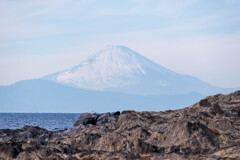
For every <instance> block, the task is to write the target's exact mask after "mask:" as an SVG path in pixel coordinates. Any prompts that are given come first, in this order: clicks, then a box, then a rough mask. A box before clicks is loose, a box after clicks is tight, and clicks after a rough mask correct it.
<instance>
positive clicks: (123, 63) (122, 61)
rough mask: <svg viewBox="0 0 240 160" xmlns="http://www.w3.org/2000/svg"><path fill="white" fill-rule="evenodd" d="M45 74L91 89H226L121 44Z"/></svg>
mask: <svg viewBox="0 0 240 160" xmlns="http://www.w3.org/2000/svg"><path fill="white" fill-rule="evenodd" d="M43 78H44V79H47V80H51V81H54V82H57V83H61V84H65V85H68V86H72V87H76V88H82V89H87V90H98V91H117V92H125V93H131V94H140V95H149V94H186V93H189V92H198V93H201V94H204V95H207V94H213V93H218V92H226V90H225V89H222V88H218V87H214V86H212V85H210V84H208V83H206V82H203V81H201V80H199V79H197V78H194V77H191V76H187V75H181V74H178V73H175V72H173V71H170V70H168V69H166V68H164V67H162V66H160V65H158V64H156V63H154V62H153V61H151V60H149V59H147V58H145V57H144V56H142V55H140V54H139V53H137V52H135V51H133V50H131V49H129V48H127V47H125V46H119V45H108V46H106V47H105V48H103V49H102V50H99V51H97V52H96V53H94V54H93V55H92V56H90V57H89V58H88V59H87V60H85V61H83V62H82V63H81V64H79V65H78V66H75V67H72V68H70V69H67V70H64V71H60V72H57V73H54V74H50V75H47V76H45V77H43Z"/></svg>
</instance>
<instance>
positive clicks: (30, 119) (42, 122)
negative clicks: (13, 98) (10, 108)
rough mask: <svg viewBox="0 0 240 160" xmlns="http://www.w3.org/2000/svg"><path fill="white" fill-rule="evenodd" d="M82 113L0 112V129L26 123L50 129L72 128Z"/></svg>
mask: <svg viewBox="0 0 240 160" xmlns="http://www.w3.org/2000/svg"><path fill="white" fill-rule="evenodd" d="M80 115H81V114H80V113H0V129H19V128H22V127H24V126H26V125H28V126H38V127H41V128H45V129H47V130H50V131H58V130H63V129H67V128H72V127H73V125H74V123H75V122H76V121H77V119H78V118H79V116H80Z"/></svg>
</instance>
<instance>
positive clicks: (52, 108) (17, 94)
mask: <svg viewBox="0 0 240 160" xmlns="http://www.w3.org/2000/svg"><path fill="white" fill-rule="evenodd" d="M201 98H203V96H201V95H199V94H197V93H189V94H186V95H171V96H153V95H152V96H151V95H149V96H140V95H131V94H124V93H116V92H114V93H113V92H100V91H86V90H82V89H78V88H73V87H68V86H65V85H62V84H57V83H54V82H51V81H47V80H39V79H37V80H26V81H21V82H18V83H16V84H14V85H11V86H2V87H0V112H80V113H81V112H89V111H90V110H91V109H93V110H94V111H96V112H109V111H114V110H126V109H134V110H138V111H142V110H155V111H158V110H166V109H173V108H172V107H173V106H174V107H175V108H174V109H176V108H182V107H185V106H188V105H190V104H193V103H195V102H197V101H198V100H200V99H201Z"/></svg>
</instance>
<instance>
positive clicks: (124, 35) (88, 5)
mask: <svg viewBox="0 0 240 160" xmlns="http://www.w3.org/2000/svg"><path fill="white" fill-rule="evenodd" d="M108 44H119V45H125V46H127V47H129V48H131V49H133V50H135V51H137V52H139V53H140V54H142V55H144V56H145V57H147V58H149V59H151V60H153V61H155V62H157V63H159V64H160V65H162V66H164V67H167V68H169V69H171V70H173V71H175V72H179V73H183V74H189V75H192V76H195V77H198V78H200V79H201V80H204V81H207V82H209V83H211V84H214V85H217V86H221V87H240V0H111V1H109V0H75V1H73V0H72V1H71V0H51V1H50V0H39V1H37V0H36V1H32V0H21V1H16V0H11V1H10V0H0V85H8V84H12V83H14V82H16V81H19V80H24V79H32V78H39V77H41V76H44V75H46V74H49V73H53V72H56V71H59V70H62V69H65V68H69V67H71V66H74V65H77V64H78V63H80V62H81V61H82V60H83V59H85V58H86V57H88V56H89V55H90V54H92V53H93V52H95V51H97V50H99V49H102V48H103V47H105V46H106V45H108Z"/></svg>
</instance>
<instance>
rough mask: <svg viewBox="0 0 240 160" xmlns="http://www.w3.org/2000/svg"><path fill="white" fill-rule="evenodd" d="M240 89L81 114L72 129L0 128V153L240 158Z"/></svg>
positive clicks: (38, 156) (67, 156)
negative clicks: (143, 108)
mask: <svg viewBox="0 0 240 160" xmlns="http://www.w3.org/2000/svg"><path fill="white" fill-rule="evenodd" d="M239 115H240V91H237V92H234V93H232V94H228V95H221V94H218V95H215V96H209V97H207V98H205V99H203V100H201V101H200V102H199V103H196V104H194V105H192V106H190V107H188V108H184V109H180V110H175V111H165V112H135V111H123V112H122V113H121V114H120V112H115V113H104V114H95V113H86V114H82V115H81V116H80V118H79V119H78V121H77V122H76V123H75V124H74V127H73V128H72V129H68V130H63V131H57V132H50V131H47V130H45V129H41V128H39V127H29V126H27V127H24V128H22V129H18V130H0V159H39V160H40V159H69V160H76V159H85V160H86V159H88V160H90V159H102V160H105V159H109V160H110V159H126V160H128V159H130V160H131V159H159V160H161V159H162V160H163V159H181V160H182V159H183V160H184V159H200V160H201V159H202V160H204V159H209V160H220V159H225V160H238V159H240V116H239Z"/></svg>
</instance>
